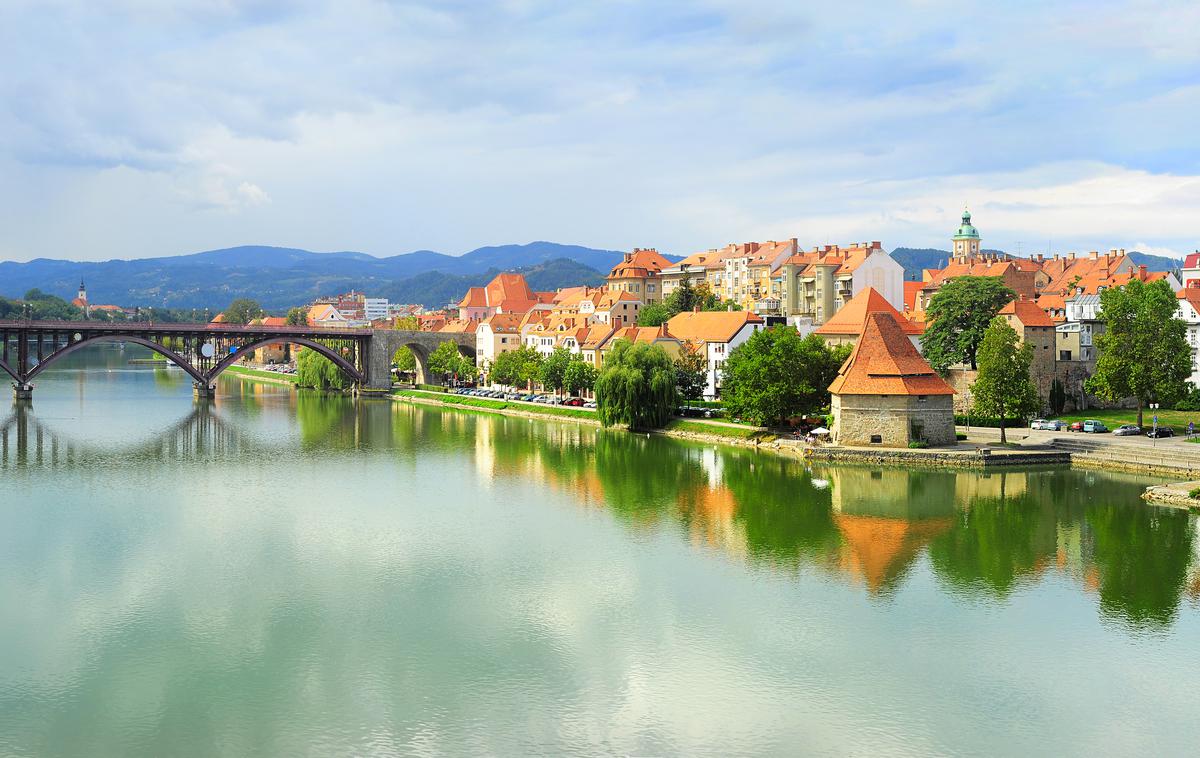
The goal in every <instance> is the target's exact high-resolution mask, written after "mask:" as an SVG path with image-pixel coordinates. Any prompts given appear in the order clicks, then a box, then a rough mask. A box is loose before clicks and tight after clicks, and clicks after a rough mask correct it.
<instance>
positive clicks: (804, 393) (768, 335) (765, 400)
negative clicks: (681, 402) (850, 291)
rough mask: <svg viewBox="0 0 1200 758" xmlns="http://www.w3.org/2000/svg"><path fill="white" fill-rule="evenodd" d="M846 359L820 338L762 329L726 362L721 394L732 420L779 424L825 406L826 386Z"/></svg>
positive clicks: (842, 352) (784, 329) (840, 350)
mask: <svg viewBox="0 0 1200 758" xmlns="http://www.w3.org/2000/svg"><path fill="white" fill-rule="evenodd" d="M849 354H850V346H849V345H842V346H840V347H837V348H830V347H829V345H827V344H826V343H825V340H823V339H821V337H820V336H818V335H815V334H810V335H809V336H807V337H803V338H802V337H801V336H800V334H799V332H797V331H796V330H795V329H794V328H793V327H790V326H779V327H774V328H772V329H761V330H759V331H758V332H755V333H754V334H753V335H752V336H751V337H750V339H748V340H746V341H745V342H743V343H742V344H741V345H738V346H737V347H736V348H734V349H733V351H732V352H731V353H730V354H729V358H728V360H726V362H725V366H724V371H723V378H722V387H721V395H722V398H723V399H724V401H725V410H726V412H727V413H728V414H729V415H730V416H734V417H738V418H748V419H752V420H754V421H755V423H758V424H782V423H784V422H785V421H786V420H787V419H789V418H792V417H793V416H800V415H804V414H807V413H813V412H816V411H819V410H820V409H822V408H824V407H825V406H827V405H829V385H830V384H831V383H832V382H833V380H834V379H835V378H836V377H837V372H838V368H839V367H840V366H841V365H842V363H844V362H845V360H846V358H847V356H848V355H849Z"/></svg>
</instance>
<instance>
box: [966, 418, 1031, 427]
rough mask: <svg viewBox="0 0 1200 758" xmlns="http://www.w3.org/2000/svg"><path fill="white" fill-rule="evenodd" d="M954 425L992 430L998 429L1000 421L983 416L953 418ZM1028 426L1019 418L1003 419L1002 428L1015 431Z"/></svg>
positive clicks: (1026, 422)
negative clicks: (989, 428)
mask: <svg viewBox="0 0 1200 758" xmlns="http://www.w3.org/2000/svg"><path fill="white" fill-rule="evenodd" d="M968 420H969V422H968ZM954 423H955V424H957V425H958V426H980V427H991V428H992V429H999V428H1000V419H998V418H987V417H985V416H955V417H954ZM1028 424H1029V422H1028V421H1026V420H1025V419H1019V418H1010V419H1005V421H1004V426H1005V428H1006V429H1017V428H1019V427H1023V426H1028Z"/></svg>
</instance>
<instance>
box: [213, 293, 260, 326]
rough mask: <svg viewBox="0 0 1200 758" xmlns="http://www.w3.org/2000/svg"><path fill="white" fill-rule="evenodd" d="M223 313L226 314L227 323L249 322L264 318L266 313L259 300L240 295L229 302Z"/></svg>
mask: <svg viewBox="0 0 1200 758" xmlns="http://www.w3.org/2000/svg"><path fill="white" fill-rule="evenodd" d="M223 313H224V314H225V323H227V324H249V323H250V322H251V321H253V320H254V319H257V318H262V317H263V315H264V313H263V309H262V306H260V305H259V304H258V301H257V300H251V299H250V298H248V297H239V298H238V299H237V300H234V301H233V302H232V303H230V304H229V307H228V308H226V309H225V310H224V311H223Z"/></svg>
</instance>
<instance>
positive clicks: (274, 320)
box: [262, 316, 287, 326]
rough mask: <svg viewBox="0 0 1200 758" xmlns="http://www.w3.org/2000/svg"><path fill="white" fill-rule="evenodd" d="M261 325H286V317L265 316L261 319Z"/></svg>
mask: <svg viewBox="0 0 1200 758" xmlns="http://www.w3.org/2000/svg"><path fill="white" fill-rule="evenodd" d="M262 325H263V326H287V319H286V318H284V317H283V316H267V317H266V318H264V319H263V320H262Z"/></svg>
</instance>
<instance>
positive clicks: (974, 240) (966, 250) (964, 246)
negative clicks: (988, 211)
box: [954, 208, 980, 258]
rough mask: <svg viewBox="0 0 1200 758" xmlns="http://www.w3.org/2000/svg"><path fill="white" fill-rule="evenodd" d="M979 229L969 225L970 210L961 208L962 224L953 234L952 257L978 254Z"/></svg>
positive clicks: (968, 256)
mask: <svg viewBox="0 0 1200 758" xmlns="http://www.w3.org/2000/svg"><path fill="white" fill-rule="evenodd" d="M979 242H980V239H979V230H978V229H976V228H975V227H974V226H972V225H971V211H970V210H968V209H966V208H963V215H962V224H961V225H960V226H959V227H958V231H957V232H955V234H954V257H955V258H962V257H964V256H966V257H967V258H974V257H975V256H977V255H979Z"/></svg>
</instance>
